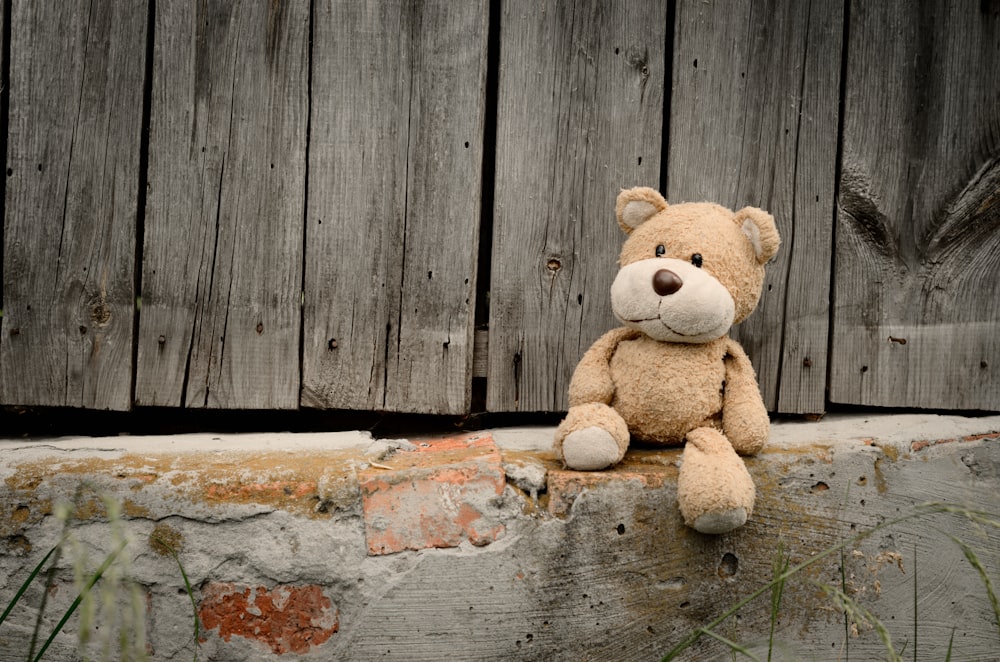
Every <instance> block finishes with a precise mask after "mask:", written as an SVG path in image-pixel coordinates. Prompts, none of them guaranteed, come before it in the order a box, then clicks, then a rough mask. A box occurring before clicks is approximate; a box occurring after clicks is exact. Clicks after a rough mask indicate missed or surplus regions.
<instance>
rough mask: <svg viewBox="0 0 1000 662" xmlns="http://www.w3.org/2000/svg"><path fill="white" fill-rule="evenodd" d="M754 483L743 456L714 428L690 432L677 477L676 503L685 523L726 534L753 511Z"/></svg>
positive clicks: (715, 532) (705, 530) (702, 529)
mask: <svg viewBox="0 0 1000 662" xmlns="http://www.w3.org/2000/svg"><path fill="white" fill-rule="evenodd" d="M754 496H755V490H754V484H753V480H752V479H751V478H750V472H749V471H747V467H746V465H745V464H744V463H743V460H742V458H740V457H739V455H737V454H736V451H735V450H734V449H733V446H732V444H730V443H729V440H728V439H726V437H725V436H724V435H723V434H722V433H721V432H719V431H718V430H716V429H714V428H697V429H695V430H692V431H691V432H689V433H688V435H687V444H686V445H685V446H684V453H683V455H682V456H681V469H680V475H679V476H678V478H677V504H678V506H679V507H680V511H681V515H682V516H683V517H684V523H685V524H687V525H688V526H690V527H691V528H693V529H695V530H697V531H700V532H702V533H712V534H718V533H727V532H729V531H732V530H733V529H736V528H739V527H740V526H743V524H744V523H745V522H746V521H747V518H748V517H750V514H751V512H752V511H753V503H754Z"/></svg>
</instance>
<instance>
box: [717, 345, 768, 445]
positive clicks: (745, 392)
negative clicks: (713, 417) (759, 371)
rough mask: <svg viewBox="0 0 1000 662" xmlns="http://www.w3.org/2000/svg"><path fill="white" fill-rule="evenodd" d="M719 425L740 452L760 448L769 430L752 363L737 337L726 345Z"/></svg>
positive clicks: (765, 409) (765, 410)
mask: <svg viewBox="0 0 1000 662" xmlns="http://www.w3.org/2000/svg"><path fill="white" fill-rule="evenodd" d="M722 429H723V432H724V433H725V435H726V438H727V439H729V442H730V443H731V444H732V445H733V448H735V449H736V452H737V453H739V454H740V455H755V454H756V453H757V452H758V451H760V449H761V448H762V447H763V446H764V443H765V442H766V441H767V438H768V435H769V434H770V430H771V423H770V420H769V419H768V416H767V408H765V407H764V400H763V398H761V395H760V387H758V385H757V378H756V376H755V375H754V370H753V365H752V364H751V363H750V359H749V358H748V357H747V355H746V353H745V352H744V351H743V348H742V347H740V346H739V344H738V343H736V341H731V342H730V343H729V344H728V347H727V355H726V390H725V396H724V398H723V403H722Z"/></svg>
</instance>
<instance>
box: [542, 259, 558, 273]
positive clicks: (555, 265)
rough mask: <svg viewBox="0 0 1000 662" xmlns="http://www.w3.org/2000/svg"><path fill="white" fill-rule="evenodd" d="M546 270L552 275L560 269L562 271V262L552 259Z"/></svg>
mask: <svg viewBox="0 0 1000 662" xmlns="http://www.w3.org/2000/svg"><path fill="white" fill-rule="evenodd" d="M545 268H546V269H548V270H549V271H551V272H552V273H555V272H557V271H559V270H560V269H562V262H560V261H559V258H556V257H550V258H549V261H548V262H547V263H546V265H545Z"/></svg>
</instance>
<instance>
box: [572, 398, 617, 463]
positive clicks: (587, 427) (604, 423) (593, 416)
mask: <svg viewBox="0 0 1000 662" xmlns="http://www.w3.org/2000/svg"><path fill="white" fill-rule="evenodd" d="M628 441H629V434H628V426H627V425H626V424H625V420H624V419H623V418H622V417H621V415H619V414H618V412H616V411H615V410H614V409H612V408H611V407H609V406H607V405H605V404H601V403H598V402H591V403H587V404H584V405H578V406H576V407H570V410H569V411H568V412H567V413H566V418H565V419H564V420H563V422H562V423H560V424H559V428H558V429H557V430H556V439H555V447H554V450H555V453H556V456H557V457H559V458H561V459H562V461H563V462H565V463H566V466H567V467H569V468H570V469H576V470H577V471H597V470H599V469H607V468H608V467H610V466H612V465H614V464H617V463H618V462H619V461H621V459H622V458H623V457H625V451H626V450H627V449H628Z"/></svg>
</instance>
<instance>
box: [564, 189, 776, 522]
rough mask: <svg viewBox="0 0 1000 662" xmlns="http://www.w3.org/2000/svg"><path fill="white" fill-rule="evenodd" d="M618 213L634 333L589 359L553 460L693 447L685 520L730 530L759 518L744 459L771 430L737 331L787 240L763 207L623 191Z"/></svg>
mask: <svg viewBox="0 0 1000 662" xmlns="http://www.w3.org/2000/svg"><path fill="white" fill-rule="evenodd" d="M615 215H616V218H617V220H618V224H619V225H620V227H621V228H622V230H624V231H625V233H626V234H628V238H627V239H626V241H625V245H624V246H623V248H622V251H621V255H620V258H619V265H620V267H621V269H620V271H619V274H618V277H617V278H616V279H615V282H614V284H613V285H612V288H611V300H612V308H613V311H614V313H615V316H616V317H617V318H618V319H619V320H620V321H621V322H622V324H623V325H624V326H623V327H621V328H617V329H613V330H611V331H609V332H608V333H606V334H604V335H603V336H602V337H601V338H600V339H598V340H597V342H595V343H594V344H593V346H591V348H590V349H589V350H588V351H587V352H586V354H585V355H584V356H583V358H582V359H581V360H580V363H579V365H578V366H577V368H576V371H575V372H574V374H573V379H572V381H571V383H570V389H569V400H570V409H569V412H568V413H567V416H566V418H565V420H564V421H563V422H562V424H560V426H559V428H558V430H557V432H556V439H555V451H556V453H557V455H558V456H559V457H561V458H562V459H563V461H564V462H565V464H566V465H567V466H568V467H570V468H572V469H579V470H597V469H604V468H607V467H610V466H613V465H614V464H616V463H617V462H619V461H621V459H622V458H623V457H624V455H625V452H626V450H627V449H628V444H629V441H630V439H636V440H639V441H643V442H647V443H654V444H664V445H684V446H685V449H684V453H683V456H682V457H683V463H682V466H681V472H680V477H679V479H678V486H677V498H678V505H679V507H680V511H681V514H682V516H683V517H684V521H685V522H686V523H687V524H688V525H689V526H692V527H694V528H695V529H697V530H699V531H702V532H704V533H725V532H727V531H730V530H732V529H734V528H737V527H739V526H741V525H742V524H743V523H744V522H745V521H746V520H747V518H748V517H749V516H750V515H751V513H752V512H753V504H754V497H755V492H754V485H753V481H752V479H751V478H750V474H749V473H748V472H747V469H746V466H745V464H744V463H743V460H742V459H741V458H740V455H753V454H755V453H757V452H758V451H760V449H761V448H762V447H763V445H764V443H765V442H766V440H767V436H768V433H769V421H768V417H767V411H766V410H765V408H764V404H763V401H762V400H761V397H760V391H759V389H758V386H757V380H756V376H755V375H754V371H753V367H752V366H751V364H750V360H749V359H748V358H747V356H746V354H745V353H744V351H743V349H742V348H741V347H740V346H739V344H738V343H736V341H734V340H732V339H731V338H729V336H728V332H729V328H730V326H731V325H732V324H734V323H736V322H740V321H742V320H743V319H745V318H746V317H747V316H748V315H749V314H750V313H751V312H752V311H753V309H754V308H755V307H756V305H757V302H758V300H759V298H760V293H761V288H762V286H763V282H764V264H765V263H767V262H768V260H770V259H771V258H772V257H773V256H774V254H775V253H776V252H777V250H778V246H779V243H780V239H779V237H778V232H777V229H776V227H775V224H774V219H773V218H772V217H771V216H770V215H769V214H768V213H767V212H764V211H762V210H760V209H756V208H753V207H746V208H743V209H741V210H739V211H737V212H732V211H730V210H728V209H725V208H724V207H720V206H719V205H715V204H711V203H693V204H690V203H689V204H678V205H668V204H667V201H666V200H664V199H663V197H662V196H661V195H660V194H659V193H658V192H656V191H655V190H653V189H650V188H646V187H638V188H633V189H628V190H625V191H622V192H621V194H619V196H618V201H617V204H616V206H615Z"/></svg>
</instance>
